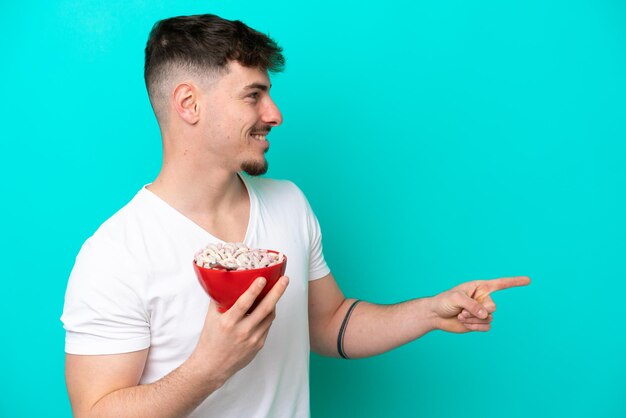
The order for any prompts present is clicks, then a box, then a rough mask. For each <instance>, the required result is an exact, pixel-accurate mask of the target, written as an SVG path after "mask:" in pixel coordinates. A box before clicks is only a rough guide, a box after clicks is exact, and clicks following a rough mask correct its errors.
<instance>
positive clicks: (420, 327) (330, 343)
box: [309, 274, 530, 358]
mask: <svg viewBox="0 0 626 418" xmlns="http://www.w3.org/2000/svg"><path fill="white" fill-rule="evenodd" d="M528 283H530V279H528V278H527V277H516V278H510V279H496V280H478V281H473V282H467V283H463V284H461V285H459V286H456V287H455V288H453V289H450V290H448V291H446V292H442V293H440V294H438V295H436V296H433V297H427V298H418V299H413V300H409V301H407V302H403V303H398V304H394V305H376V304H372V303H368V302H360V303H359V304H358V305H357V306H356V307H355V308H354V310H353V312H352V315H351V316H350V320H349V325H348V326H347V328H346V329H345V333H344V343H343V347H344V351H345V353H347V354H348V356H349V357H351V358H358V357H367V356H373V355H376V354H380V353H383V352H385V351H389V350H391V349H393V348H396V347H398V346H400V345H403V344H406V343H408V342H410V341H413V340H415V339H417V338H419V337H421V336H422V335H424V334H426V333H427V332H429V331H432V330H436V329H439V330H443V331H448V332H456V333H463V332H469V331H486V330H488V329H489V323H490V322H491V319H492V316H491V313H492V312H494V311H495V304H494V303H493V300H491V298H490V296H489V294H490V293H491V292H493V291H495V290H501V289H504V288H508V287H513V286H523V285H526V284H528ZM353 302H354V299H346V298H345V296H344V295H343V293H342V292H341V290H340V289H339V287H338V286H337V283H336V282H335V279H334V277H333V276H332V274H328V275H327V276H325V277H323V278H321V279H318V280H314V281H312V282H311V283H310V284H309V328H310V335H311V347H312V349H313V350H314V351H315V352H317V353H319V354H322V355H326V356H332V357H338V356H339V354H338V352H337V336H338V334H339V329H340V327H341V323H342V322H343V320H344V318H345V316H346V314H347V312H348V309H349V308H350V306H351V305H352V303H353ZM481 310H484V312H481Z"/></svg>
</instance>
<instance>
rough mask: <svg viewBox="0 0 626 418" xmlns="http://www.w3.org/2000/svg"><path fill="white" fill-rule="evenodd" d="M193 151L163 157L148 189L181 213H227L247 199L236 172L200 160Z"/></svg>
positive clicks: (209, 214)
mask: <svg viewBox="0 0 626 418" xmlns="http://www.w3.org/2000/svg"><path fill="white" fill-rule="evenodd" d="M193 154H194V153H193V152H187V151H184V152H182V153H179V155H171V154H168V155H165V153H164V156H163V165H162V167H161V172H160V173H159V175H158V176H157V178H156V179H155V180H154V182H153V183H152V184H151V185H149V186H148V189H149V190H150V191H151V192H153V193H154V194H156V195H157V196H159V197H160V198H161V199H163V200H164V201H166V202H167V203H168V204H170V205H171V206H172V207H174V208H176V209H177V210H179V211H181V212H182V213H184V214H189V215H194V214H203V215H204V216H207V215H208V216H213V215H218V214H220V213H228V211H230V210H231V209H233V208H235V207H236V206H238V205H239V204H241V203H242V201H245V200H246V199H247V198H248V195H247V191H246V189H245V185H244V184H243V182H242V181H241V179H239V177H238V175H237V172H235V171H232V169H231V170H228V169H226V168H225V167H223V166H221V165H220V164H219V161H207V160H202V161H199V160H197V159H196V158H194V155H193Z"/></svg>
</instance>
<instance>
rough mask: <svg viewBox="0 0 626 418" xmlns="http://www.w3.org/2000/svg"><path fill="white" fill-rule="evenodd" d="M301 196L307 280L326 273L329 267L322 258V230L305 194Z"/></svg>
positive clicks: (317, 277)
mask: <svg viewBox="0 0 626 418" xmlns="http://www.w3.org/2000/svg"><path fill="white" fill-rule="evenodd" d="M302 197H303V199H304V203H305V212H306V223H307V230H308V235H309V280H317V279H321V278H322V277H324V276H326V275H328V273H330V268H329V267H328V265H327V264H326V260H325V259H324V251H323V246H322V231H321V228H320V224H319V221H318V220H317V217H316V216H315V213H314V212H313V209H312V208H311V205H310V204H309V201H308V200H307V198H306V196H304V194H302Z"/></svg>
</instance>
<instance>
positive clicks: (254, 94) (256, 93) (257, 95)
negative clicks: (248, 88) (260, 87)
mask: <svg viewBox="0 0 626 418" xmlns="http://www.w3.org/2000/svg"><path fill="white" fill-rule="evenodd" d="M248 97H251V98H253V99H254V100H257V99H258V98H259V92H258V91H255V92H254V93H250V94H249V95H248Z"/></svg>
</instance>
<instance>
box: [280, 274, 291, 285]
mask: <svg viewBox="0 0 626 418" xmlns="http://www.w3.org/2000/svg"><path fill="white" fill-rule="evenodd" d="M280 282H281V283H282V284H284V285H285V286H287V283H289V279H288V278H287V277H286V276H283V277H281V279H280Z"/></svg>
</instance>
